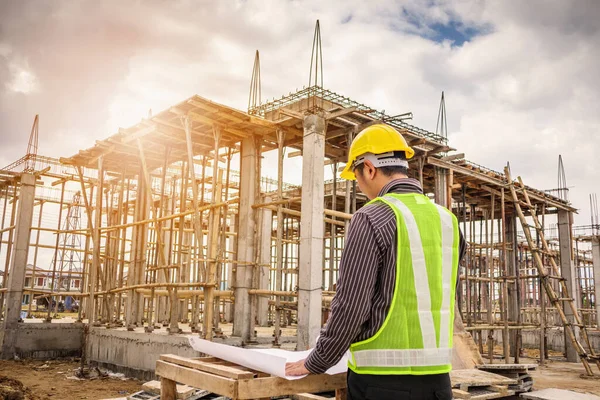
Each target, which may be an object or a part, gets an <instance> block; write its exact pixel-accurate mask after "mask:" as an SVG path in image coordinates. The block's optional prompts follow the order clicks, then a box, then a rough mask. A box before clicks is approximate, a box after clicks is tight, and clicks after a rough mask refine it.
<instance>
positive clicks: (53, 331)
mask: <svg viewBox="0 0 600 400" xmlns="http://www.w3.org/2000/svg"><path fill="white" fill-rule="evenodd" d="M17 332H18V334H17V339H16V344H15V355H16V356H17V357H19V358H37V359H48V358H57V357H79V356H80V355H81V346H82V343H83V342H82V341H83V325H82V324H66V323H65V324H62V323H61V324H46V323H35V324H32V323H19V324H18V328H17ZM0 336H1V335H0Z"/></svg>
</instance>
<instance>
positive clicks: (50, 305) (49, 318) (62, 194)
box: [45, 182, 65, 322]
mask: <svg viewBox="0 0 600 400" xmlns="http://www.w3.org/2000/svg"><path fill="white" fill-rule="evenodd" d="M64 200H65V182H62V185H61V190H60V203H59V208H58V223H57V224H56V226H57V227H56V230H57V231H60V224H61V222H62V211H63V204H64ZM59 243H60V234H59V233H57V234H56V240H55V242H54V256H53V257H52V278H51V280H50V282H52V283H51V290H52V291H60V280H59V282H58V285H56V264H57V263H58V247H59V246H58V245H59ZM47 300H48V313H47V315H46V319H45V322H51V321H52V310H54V312H55V313H58V299H55V297H54V296H50V297H49V298H48V299H47ZM53 304H54V305H53Z"/></svg>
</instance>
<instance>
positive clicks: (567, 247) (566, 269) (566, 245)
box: [558, 210, 579, 362]
mask: <svg viewBox="0 0 600 400" xmlns="http://www.w3.org/2000/svg"><path fill="white" fill-rule="evenodd" d="M572 238H573V237H572V235H571V213H570V212H569V211H565V210H558V242H559V249H560V274H561V276H562V277H563V278H565V285H566V286H567V290H568V291H569V296H568V297H573V298H575V305H576V307H579V305H578V304H577V303H578V301H577V298H576V297H577V296H576V293H577V290H576V288H575V284H576V282H577V280H576V279H575V265H574V264H573V258H572V254H573V252H572V245H573V241H572ZM560 296H561V297H567V296H566V294H565V293H562V294H560ZM563 310H564V312H565V315H566V317H567V319H568V320H569V322H571V323H575V316H574V315H573V311H572V310H571V307H570V306H569V304H568V303H567V302H565V303H564V306H563ZM573 329H574V330H575V336H576V337H577V338H578V339H579V328H578V327H576V326H574V327H573ZM564 334H565V335H567V332H566V331H565V332H564ZM565 348H566V353H567V361H569V362H579V356H578V355H577V350H575V348H574V347H573V345H572V344H571V340H570V339H568V337H566V336H565Z"/></svg>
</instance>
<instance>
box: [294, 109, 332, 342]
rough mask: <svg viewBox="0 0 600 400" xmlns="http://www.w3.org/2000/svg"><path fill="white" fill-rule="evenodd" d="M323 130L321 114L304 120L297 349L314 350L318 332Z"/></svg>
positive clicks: (324, 130) (320, 284)
mask: <svg viewBox="0 0 600 400" xmlns="http://www.w3.org/2000/svg"><path fill="white" fill-rule="evenodd" d="M326 131H327V122H326V120H325V118H323V117H322V116H321V115H316V114H310V115H307V116H305V117H304V139H303V157H302V206H301V212H302V220H301V222H300V261H299V272H298V283H299V285H298V342H297V350H307V349H309V348H312V347H314V346H315V344H316V340H317V336H318V335H319V331H320V329H321V292H322V286H323V282H322V279H323V275H322V269H323V232H324V230H323V228H324V226H323V224H324V222H323V211H324V206H323V197H324V157H325V132H326Z"/></svg>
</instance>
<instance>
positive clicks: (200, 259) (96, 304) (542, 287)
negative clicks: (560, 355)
mask: <svg viewBox="0 0 600 400" xmlns="http://www.w3.org/2000/svg"><path fill="white" fill-rule="evenodd" d="M317 53H318V52H317ZM316 60H318V57H317V58H316ZM315 65H316V68H314V67H313V66H311V71H313V72H312V75H311V85H310V86H309V87H307V88H304V89H302V90H299V91H297V92H295V93H293V94H290V95H288V96H285V97H282V98H279V99H275V100H273V101H269V102H266V103H264V102H261V99H260V73H259V65H258V54H257V60H256V63H255V69H254V73H253V78H252V84H251V93H250V99H249V107H248V110H246V111H242V110H237V109H234V108H231V107H229V106H227V105H222V104H218V103H215V102H212V101H210V100H208V99H206V98H203V97H201V96H199V95H194V96H192V97H190V98H188V99H186V100H184V101H182V102H180V103H178V104H175V105H173V106H172V107H170V108H168V109H166V110H164V111H161V112H159V113H155V114H153V115H149V116H148V117H147V118H145V119H143V120H142V121H141V122H140V123H138V124H136V125H134V126H131V127H129V128H126V129H119V131H118V132H117V133H115V134H113V135H110V136H108V135H107V137H104V138H101V139H99V140H97V141H96V144H95V145H94V146H93V147H91V148H88V149H82V150H80V151H79V152H78V153H77V154H75V155H72V156H70V157H69V156H67V155H66V156H65V157H62V158H60V159H56V158H50V157H44V156H41V155H39V154H37V134H38V133H37V117H36V120H35V123H34V128H33V130H32V134H31V142H30V147H29V150H28V154H27V155H26V156H25V157H23V158H21V159H19V160H18V161H16V162H15V163H13V164H12V165H9V166H7V167H6V168H4V169H2V170H0V207H1V209H2V212H1V214H0V215H1V217H0V218H1V226H0V261H2V262H3V264H2V266H0V269H1V270H2V275H1V276H0V279H2V280H1V282H2V286H1V287H2V288H1V289H0V305H1V306H2V307H1V310H2V318H3V322H2V330H1V331H0V343H2V357H3V358H12V357H14V356H15V355H17V356H20V357H27V356H34V357H45V356H61V355H70V354H80V353H81V352H82V348H83V349H84V353H85V356H86V359H87V360H88V361H90V362H93V363H97V364H100V365H111V366H112V367H114V368H120V369H123V370H127V371H130V372H131V373H133V374H136V375H139V376H145V375H148V374H151V373H152V371H153V369H154V363H155V361H156V359H157V357H158V355H160V354H163V353H176V354H182V355H191V354H194V353H193V352H192V351H191V349H189V348H188V347H186V342H187V340H186V336H185V335H189V334H191V333H193V334H194V335H200V336H201V337H203V338H206V339H209V340H215V341H224V342H226V343H231V344H237V345H252V344H256V343H258V344H263V345H264V344H269V345H272V346H281V345H286V344H290V343H295V347H296V348H297V349H307V348H310V347H311V346H313V345H314V343H315V340H316V337H317V335H318V334H319V330H320V328H321V327H322V325H323V324H324V323H325V321H326V319H327V315H328V312H329V307H330V303H331V300H332V298H333V296H334V295H335V289H336V280H337V277H338V271H339V265H340V258H341V253H342V251H343V248H344V237H345V233H346V231H347V228H348V224H349V221H350V218H351V217H352V214H353V213H354V212H355V211H356V210H357V209H359V208H360V207H361V206H362V205H363V204H365V202H366V201H367V199H366V197H365V196H364V195H362V194H361V193H360V192H358V191H357V187H356V185H355V184H354V183H349V182H347V181H344V180H341V179H339V173H338V172H339V171H340V168H341V167H343V166H344V164H345V161H346V159H347V150H348V148H349V144H350V143H351V141H352V139H353V137H354V136H355V135H356V134H357V133H358V132H360V131H361V130H362V129H364V128H365V127H367V126H369V125H372V124H375V123H382V122H383V123H386V124H389V125H391V126H393V127H395V128H396V129H397V130H398V131H400V132H401V133H402V134H403V135H404V137H405V138H406V139H407V141H408V142H409V145H410V146H411V147H413V148H414V150H415V156H414V157H413V158H412V159H411V160H410V174H411V176H412V177H414V178H416V179H418V180H419V181H420V182H421V184H422V186H423V189H424V193H425V194H426V195H427V196H429V197H430V198H432V199H433V200H434V201H435V202H436V203H438V204H441V205H443V206H446V207H448V208H449V209H450V210H452V212H453V213H454V214H455V215H456V216H457V218H458V220H459V225H460V228H461V230H462V232H463V234H464V236H465V238H466V241H467V242H468V250H467V254H466V256H465V258H464V259H463V260H462V262H461V264H460V269H459V271H460V274H459V275H460V284H459V291H458V299H457V300H458V301H457V304H458V309H459V313H457V315H458V316H459V317H460V318H461V319H462V322H463V324H464V331H466V332H469V333H470V334H471V336H472V343H473V346H476V348H478V352H479V353H480V354H481V356H483V357H484V358H486V359H487V360H488V362H508V361H509V360H510V362H513V361H514V362H518V360H519V357H520V351H521V349H522V348H526V347H535V348H539V349H540V352H539V359H540V362H542V363H543V362H544V359H545V358H546V357H548V350H549V349H552V350H556V351H563V352H564V356H565V357H566V358H567V360H569V361H578V360H581V361H582V362H583V363H584V365H585V367H586V371H587V373H588V374H590V375H592V374H598V373H600V370H598V368H596V365H597V364H598V358H597V356H596V352H600V334H599V332H598V318H599V314H600V304H598V302H597V301H596V294H597V293H599V292H600V279H598V280H594V277H595V276H600V242H599V237H600V230H599V229H598V228H599V227H598V226H597V225H594V224H592V225H591V226H590V227H585V229H583V230H577V229H574V228H573V223H572V221H573V218H572V215H573V213H574V212H576V211H577V210H576V208H575V206H574V205H572V204H571V203H570V202H569V201H568V198H567V196H566V189H565V187H566V185H565V187H561V188H559V189H555V190H552V191H544V190H539V189H535V188H532V187H529V186H527V185H526V184H525V183H524V182H523V180H525V181H526V179H527V176H523V179H521V177H517V176H511V171H510V168H509V167H508V166H507V167H506V168H505V169H504V170H503V171H494V170H491V169H489V168H486V167H484V166H481V165H476V164H474V163H472V162H470V161H468V160H467V159H466V158H465V155H464V154H462V153H460V149H454V148H452V147H451V146H450V143H448V140H447V135H446V134H445V131H444V129H443V127H444V123H443V114H444V113H445V111H444V107H443V102H442V104H441V107H440V114H441V115H442V121H441V123H440V126H441V127H442V129H440V130H438V132H437V133H434V132H429V131H427V130H424V129H421V128H419V127H416V126H413V125H411V124H409V123H407V122H406V121H407V119H408V117H409V114H400V115H388V114H386V113H384V112H379V111H376V110H374V109H373V108H371V107H369V106H367V105H365V104H362V103H359V102H357V101H354V100H352V99H350V98H347V97H344V96H343V95H341V94H338V93H335V92H333V91H330V90H328V89H325V88H324V87H323V84H322V80H321V81H319V79H322V72H321V71H320V70H319V69H320V67H319V63H318V62H317V63H316V64H315ZM319 73H320V74H319ZM265 153H269V154H273V153H275V154H276V156H275V157H274V159H275V160H276V162H275V163H273V165H268V164H267V159H265V158H264V157H263V155H264V154H265ZM286 157H301V160H302V172H301V184H300V185H293V184H288V183H285V179H284V178H285V176H289V174H291V173H296V171H284V159H285V158H286ZM275 171H276V176H277V178H267V176H274V175H275ZM297 173H298V174H299V173H300V172H299V171H298V172H297ZM329 173H332V175H333V179H331V180H325V176H326V175H327V174H329ZM596 224H597V221H596ZM40 260H47V261H46V262H44V263H43V265H42V262H41V261H40ZM40 277H41V278H43V279H42V280H41V281H40V279H39V278H40ZM40 283H41V284H40ZM34 303H35V305H34ZM59 307H61V308H65V307H66V308H67V309H76V312H77V314H76V317H73V318H57V317H58V316H60V314H61V313H59ZM40 309H41V310H42V311H40ZM73 315H75V314H73ZM33 317H35V318H33ZM460 318H459V319H460ZM458 333H459V334H460V333H461V332H458ZM465 335H466V334H465ZM467 336H468V335H467ZM471 336H468V337H469V340H471ZM34 337H35V340H33V338H34ZM500 359H501V360H500ZM494 360H496V361H494Z"/></svg>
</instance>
